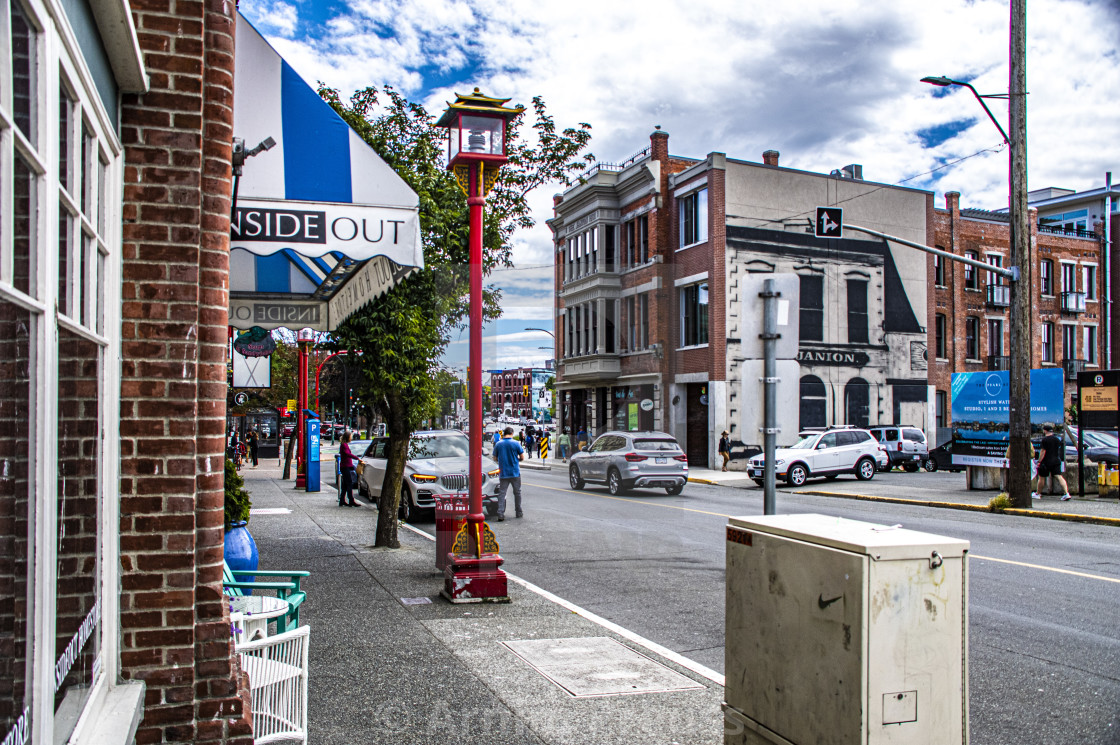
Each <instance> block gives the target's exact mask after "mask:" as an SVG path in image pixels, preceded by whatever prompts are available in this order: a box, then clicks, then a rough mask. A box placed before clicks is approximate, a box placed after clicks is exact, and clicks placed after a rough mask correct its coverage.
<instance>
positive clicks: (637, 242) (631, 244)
mask: <svg viewBox="0 0 1120 745" xmlns="http://www.w3.org/2000/svg"><path fill="white" fill-rule="evenodd" d="M623 236H624V237H625V241H626V246H625V247H624V248H623V255H624V256H625V263H626V264H627V265H628V266H632V267H633V266H641V265H642V264H645V263H646V262H648V261H649V215H641V216H639V217H636V218H634V219H633V220H628V221H627V222H626V224H625V226H624V228H623Z"/></svg>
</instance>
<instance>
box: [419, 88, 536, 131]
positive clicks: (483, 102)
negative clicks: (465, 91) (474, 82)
mask: <svg viewBox="0 0 1120 745" xmlns="http://www.w3.org/2000/svg"><path fill="white" fill-rule="evenodd" d="M509 100H510V99H508V98H490V97H489V96H484V95H482V93H480V92H479V90H478V88H475V89H474V92H473V93H471V94H470V95H467V96H464V95H462V94H460V93H456V94H455V103H449V104H447V110H446V111H444V112H443V116H441V117H440V118H439V121H437V122H436V126H437V127H453V126H455V125H456V124H457V123H458V116H459V114H488V115H490V116H493V115H495V114H497V115H498V116H501V117H502V118H503V119H505V120H506V121H507V122H509V121H512V120H513V119H515V118H516V117H518V116H520V115H521V113H522V112H523V111H525V107H524V106H514V107H506V106H504V104H505V103H507V102H508V101H509Z"/></svg>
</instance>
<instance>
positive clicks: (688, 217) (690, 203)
mask: <svg viewBox="0 0 1120 745" xmlns="http://www.w3.org/2000/svg"><path fill="white" fill-rule="evenodd" d="M677 204H678V205H679V208H678V209H679V215H678V217H679V222H680V247H681V248H684V247H685V246H691V245H692V244H693V243H703V242H704V241H706V240H708V190H707V189H706V188H704V189H697V190H696V191H694V192H692V193H690V194H686V195H685V196H683V197H680V198H679V199H678V200H677Z"/></svg>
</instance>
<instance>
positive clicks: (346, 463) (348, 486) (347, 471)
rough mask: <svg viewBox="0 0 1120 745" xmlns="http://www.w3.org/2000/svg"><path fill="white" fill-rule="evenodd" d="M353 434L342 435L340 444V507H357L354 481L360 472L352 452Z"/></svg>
mask: <svg viewBox="0 0 1120 745" xmlns="http://www.w3.org/2000/svg"><path fill="white" fill-rule="evenodd" d="M353 436H354V435H353V434H351V433H350V432H346V433H344V434H343V435H342V444H341V445H339V446H338V455H339V459H338V467H339V470H341V471H342V473H341V474H340V475H341V476H342V483H341V486H339V488H338V506H339V507H357V506H358V503H357V502H355V501H354V482H356V481H357V480H358V472H357V470H356V469H355V468H354V454H353V453H352V452H350V440H351V439H352V438H353Z"/></svg>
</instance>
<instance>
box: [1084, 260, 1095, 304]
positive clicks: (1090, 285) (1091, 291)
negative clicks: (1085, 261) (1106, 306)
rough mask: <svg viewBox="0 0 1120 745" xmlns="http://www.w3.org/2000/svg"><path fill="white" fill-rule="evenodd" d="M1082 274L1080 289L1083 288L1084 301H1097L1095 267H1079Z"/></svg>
mask: <svg viewBox="0 0 1120 745" xmlns="http://www.w3.org/2000/svg"><path fill="white" fill-rule="evenodd" d="M1081 270H1082V271H1083V272H1084V277H1083V281H1082V287H1084V288H1085V299H1086V300H1096V299H1097V267H1096V266H1095V265H1092V264H1090V265H1087V266H1083V267H1081Z"/></svg>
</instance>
